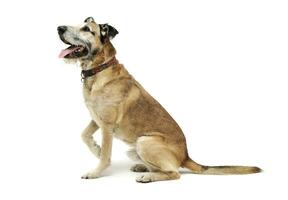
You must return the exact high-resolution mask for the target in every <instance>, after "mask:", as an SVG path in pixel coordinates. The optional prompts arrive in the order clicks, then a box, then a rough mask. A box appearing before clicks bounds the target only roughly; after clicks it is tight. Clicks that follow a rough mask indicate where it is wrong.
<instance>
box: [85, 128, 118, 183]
mask: <svg viewBox="0 0 288 200" xmlns="http://www.w3.org/2000/svg"><path fill="white" fill-rule="evenodd" d="M101 129H102V146H101V154H100V162H99V164H98V166H97V167H96V169H94V170H92V171H91V172H89V173H87V174H85V175H84V176H82V178H83V179H91V178H97V177H99V176H100V174H101V172H102V171H103V170H104V169H106V168H107V167H108V166H109V165H110V162H111V151H112V140H113V133H112V131H111V130H110V129H108V128H101Z"/></svg>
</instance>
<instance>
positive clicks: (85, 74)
mask: <svg viewBox="0 0 288 200" xmlns="http://www.w3.org/2000/svg"><path fill="white" fill-rule="evenodd" d="M117 64H118V61H117V59H116V58H115V56H114V57H113V58H111V59H109V60H108V61H106V62H104V63H102V64H100V65H98V64H96V65H95V66H93V67H92V68H90V69H87V70H82V72H81V77H82V79H83V80H85V79H86V78H89V77H91V76H96V75H97V73H99V72H101V71H103V70H105V69H106V68H108V67H111V66H113V65H117Z"/></svg>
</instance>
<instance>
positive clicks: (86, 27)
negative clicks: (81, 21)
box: [81, 26, 90, 32]
mask: <svg viewBox="0 0 288 200" xmlns="http://www.w3.org/2000/svg"><path fill="white" fill-rule="evenodd" d="M81 30H82V31H85V32H89V31H90V28H89V27H88V26H84V27H83V28H81Z"/></svg>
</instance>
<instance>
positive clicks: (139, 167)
mask: <svg viewBox="0 0 288 200" xmlns="http://www.w3.org/2000/svg"><path fill="white" fill-rule="evenodd" d="M126 154H127V156H128V157H129V158H130V159H131V160H133V161H136V162H139V163H138V164H134V165H133V166H132V167H131V168H130V170H131V171H132V172H148V171H149V169H148V167H147V166H146V165H144V164H143V162H142V160H141V158H140V157H139V156H138V154H137V152H136V149H135V148H134V147H133V148H131V149H130V150H128V151H127V152H126Z"/></svg>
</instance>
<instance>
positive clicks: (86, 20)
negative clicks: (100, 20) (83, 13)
mask: <svg viewBox="0 0 288 200" xmlns="http://www.w3.org/2000/svg"><path fill="white" fill-rule="evenodd" d="M84 22H85V23H87V22H94V19H93V17H87V18H86V19H85V20H84Z"/></svg>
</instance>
